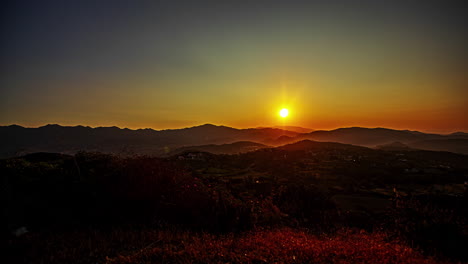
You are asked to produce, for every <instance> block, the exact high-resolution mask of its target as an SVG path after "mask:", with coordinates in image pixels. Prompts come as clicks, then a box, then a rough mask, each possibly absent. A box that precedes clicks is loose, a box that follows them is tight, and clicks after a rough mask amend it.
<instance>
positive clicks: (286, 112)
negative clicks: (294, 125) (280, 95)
mask: <svg viewBox="0 0 468 264" xmlns="http://www.w3.org/2000/svg"><path fill="white" fill-rule="evenodd" d="M279 115H280V116H281V117H282V118H285V117H287V116H288V115H289V110H288V109H286V108H283V109H281V110H280V111H279Z"/></svg>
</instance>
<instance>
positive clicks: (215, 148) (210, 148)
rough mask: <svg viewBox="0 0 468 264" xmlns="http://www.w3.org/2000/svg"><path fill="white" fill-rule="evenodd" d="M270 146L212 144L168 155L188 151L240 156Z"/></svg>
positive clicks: (182, 149)
mask: <svg viewBox="0 0 468 264" xmlns="http://www.w3.org/2000/svg"><path fill="white" fill-rule="evenodd" d="M268 147H269V146H267V145H264V144H260V143H255V142H250V141H239V142H234V143H230V144H220V145H216V144H210V145H201V146H187V147H181V148H178V149H176V150H174V151H172V152H170V153H169V154H168V156H172V155H176V154H179V153H183V152H187V151H197V152H198V151H199V152H209V153H213V154H238V153H244V152H249V151H255V150H258V149H262V148H268Z"/></svg>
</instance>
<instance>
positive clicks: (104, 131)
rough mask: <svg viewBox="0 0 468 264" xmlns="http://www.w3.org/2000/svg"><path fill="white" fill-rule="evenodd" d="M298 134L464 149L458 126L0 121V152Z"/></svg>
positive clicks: (151, 150)
mask: <svg viewBox="0 0 468 264" xmlns="http://www.w3.org/2000/svg"><path fill="white" fill-rule="evenodd" d="M302 140H313V141H322V142H337V143H343V144H351V145H359V146H365V147H376V146H379V145H385V144H390V143H393V142H401V143H402V144H405V145H407V146H409V147H411V148H422V149H426V150H437V151H441V150H442V151H451V152H456V153H465V154H467V153H468V151H467V146H468V134H466V133H463V132H460V133H453V134H450V135H439V134H426V133H422V132H418V131H409V130H392V129H386V128H361V127H351V128H339V129H335V130H330V131H325V130H320V131H313V132H310V133H298V132H295V131H289V130H283V129H278V128H248V129H237V128H232V127H227V126H216V125H212V124H204V125H201V126H194V127H189V128H182V129H167V130H153V129H136V130H132V129H128V128H123V129H122V128H118V127H115V126H114V127H96V128H91V127H88V126H60V125H57V124H52V125H46V126H42V127H38V128H25V127H22V126H18V125H11V126H0V143H1V144H0V157H12V156H18V155H24V154H28V153H34V152H56V153H63V154H74V153H76V152H78V151H97V152H104V153H114V154H120V155H154V156H165V155H167V154H168V153H176V152H177V150H178V149H180V148H188V147H191V146H198V148H200V149H202V150H207V149H210V150H211V151H213V152H215V153H226V154H229V153H239V152H244V151H245V150H246V149H249V148H257V147H258V148H262V147H263V146H261V145H255V144H263V145H269V146H281V145H284V144H290V143H294V142H298V141H302ZM242 141H244V142H245V141H249V142H250V143H248V144H250V145H248V144H247V143H237V144H233V143H236V142H242ZM226 144H227V145H226ZM229 144H231V145H229ZM245 144H247V145H245ZM215 145H218V146H215ZM191 148H192V149H193V148H194V147H191Z"/></svg>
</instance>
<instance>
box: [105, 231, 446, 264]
mask: <svg viewBox="0 0 468 264" xmlns="http://www.w3.org/2000/svg"><path fill="white" fill-rule="evenodd" d="M163 235H164V232H163V233H161V234H160V237H159V238H158V240H157V241H156V243H154V244H151V245H150V246H149V247H146V248H144V249H142V250H139V251H137V252H133V253H131V254H121V255H119V256H117V257H114V258H108V259H107V262H106V263H107V264H124V263H441V262H439V261H436V260H435V259H432V258H428V257H425V256H423V255H422V254H420V253H419V252H417V251H415V250H413V249H411V248H410V247H408V246H407V245H405V244H403V243H401V242H400V241H389V240H388V237H387V236H386V235H385V234H383V233H366V232H351V231H349V230H348V231H342V232H339V233H337V234H335V235H333V236H316V235H312V234H309V233H307V232H304V231H300V230H293V229H280V230H272V231H271V230H270V231H253V232H247V233H243V234H241V235H234V234H231V235H224V236H215V235H211V234H199V235H187V234H182V236H181V237H178V238H176V239H174V238H175V237H174V236H171V239H167V238H164V237H163Z"/></svg>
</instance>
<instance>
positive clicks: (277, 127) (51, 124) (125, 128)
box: [0, 123, 468, 135]
mask: <svg viewBox="0 0 468 264" xmlns="http://www.w3.org/2000/svg"><path fill="white" fill-rule="evenodd" d="M207 125H210V126H216V127H227V128H232V129H237V130H244V129H265V128H271V129H280V130H286V131H292V130H288V129H282V128H281V127H296V128H302V129H309V130H312V131H311V132H317V131H334V130H338V129H349V128H365V129H389V130H396V131H410V132H421V133H425V134H439V135H450V134H454V133H468V131H464V130H451V132H445V133H440V132H434V131H431V130H414V129H400V128H391V127H383V126H376V127H366V126H355V125H354V126H343V127H336V128H333V129H313V128H307V127H302V126H294V125H285V126H281V125H273V126H257V127H246V128H238V127H233V126H228V125H220V124H213V123H203V124H200V125H194V126H186V127H179V128H163V129H155V128H152V127H138V128H135V127H133V128H130V127H120V126H117V125H110V126H90V125H81V124H79V125H61V124H57V123H48V124H44V125H39V126H25V125H20V124H17V123H15V124H9V125H7V124H1V125H0V126H3V127H9V126H19V127H23V128H41V127H46V126H60V127H86V128H91V129H96V128H118V129H122V130H132V131H138V130H153V131H167V130H180V129H187V128H195V127H202V126H207ZM298 133H301V132H298ZM305 133H310V132H305ZM305 133H302V134H305Z"/></svg>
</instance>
